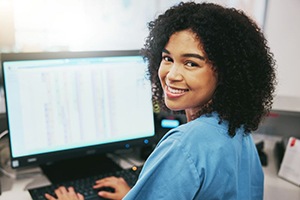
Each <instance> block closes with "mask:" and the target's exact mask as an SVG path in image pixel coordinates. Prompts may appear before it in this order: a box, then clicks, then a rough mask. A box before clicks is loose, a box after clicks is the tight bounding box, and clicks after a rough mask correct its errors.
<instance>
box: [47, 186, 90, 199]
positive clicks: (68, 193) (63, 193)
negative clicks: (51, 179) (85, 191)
mask: <svg viewBox="0 0 300 200" xmlns="http://www.w3.org/2000/svg"><path fill="white" fill-rule="evenodd" d="M54 192H55V194H56V196H57V198H54V197H53V196H51V195H50V194H45V197H46V199H48V200H84V197H83V195H81V194H79V193H76V192H75V190H74V188H73V187H68V189H67V188H65V187H63V186H62V187H59V188H57V189H56V190H55V191H54Z"/></svg>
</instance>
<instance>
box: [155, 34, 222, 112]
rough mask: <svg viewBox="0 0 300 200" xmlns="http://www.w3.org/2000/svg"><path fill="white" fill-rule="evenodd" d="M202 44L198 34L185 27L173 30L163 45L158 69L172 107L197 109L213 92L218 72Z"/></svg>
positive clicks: (165, 94)
mask: <svg viewBox="0 0 300 200" xmlns="http://www.w3.org/2000/svg"><path fill="white" fill-rule="evenodd" d="M201 47H202V45H201V43H200V41H199V39H197V37H196V35H195V34H194V33H193V32H191V31H189V30H184V31H180V32H176V33H174V34H173V35H172V36H171V37H170V39H169V41H168V43H167V45H166V46H165V48H164V49H163V52H162V61H161V63H160V67H159V71H158V73H159V78H160V82H161V85H162V87H163V90H164V98H165V103H166V106H167V107H168V108H169V109H171V110H175V111H179V110H185V111H186V113H196V112H198V111H199V110H200V109H201V107H202V106H203V105H204V104H205V103H207V102H208V101H209V100H210V99H211V98H212V96H213V94H214V91H215V89H216V85H217V74H216V72H215V71H214V69H213V67H212V65H211V64H210V62H208V61H207V59H206V57H205V53H204V51H203V50H202V49H201Z"/></svg>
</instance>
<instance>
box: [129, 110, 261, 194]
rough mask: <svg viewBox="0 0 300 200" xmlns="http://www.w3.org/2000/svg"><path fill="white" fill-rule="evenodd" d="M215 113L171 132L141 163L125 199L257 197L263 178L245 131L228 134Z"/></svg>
mask: <svg viewBox="0 0 300 200" xmlns="http://www.w3.org/2000/svg"><path fill="white" fill-rule="evenodd" d="M218 122H219V118H218V115H217V114H216V113H213V114H212V115H208V116H206V115H203V116H201V117H199V118H197V119H195V120H193V121H191V122H189V123H187V124H184V125H181V126H179V127H177V128H175V129H173V130H170V131H169V132H168V133H167V134H166V135H165V136H164V137H163V138H162V139H161V141H160V142H159V143H158V145H157V146H156V148H155V150H154V151H153V152H152V154H151V155H150V156H149V158H148V159H147V161H146V162H145V164H144V167H143V170H142V172H141V174H140V177H139V180H138V181H137V183H136V184H135V186H134V187H133V188H132V189H131V190H130V192H129V193H128V194H127V195H126V196H125V198H124V199H125V200H129V199H143V200H145V199H151V200H158V199H170V200H176V199H179V200H184V199H199V200H200V199H201V200H212V199H214V200H217V199H224V200H231V199H242V200H248V199H249V200H262V199H263V183H264V176H263V171H262V166H261V163H260V160H259V157H258V153H257V150H256V146H255V144H254V142H253V139H252V136H251V135H250V134H245V133H244V129H243V128H240V129H238V130H237V132H236V135H235V136H234V137H230V136H229V135H228V123H226V121H223V122H222V123H221V124H219V123H218Z"/></svg>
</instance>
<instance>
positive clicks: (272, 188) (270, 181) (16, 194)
mask: <svg viewBox="0 0 300 200" xmlns="http://www.w3.org/2000/svg"><path fill="white" fill-rule="evenodd" d="M254 139H255V140H257V141H258V140H263V141H265V146H264V151H265V152H266V154H267V156H268V165H267V166H266V167H263V170H264V174H265V192H264V200H282V199H286V200H299V199H300V187H298V186H296V185H294V184H292V183H290V182H288V181H285V180H283V179H281V178H279V177H278V176H277V169H276V164H275V159H274V154H273V149H274V146H275V143H276V142H277V141H279V140H280V138H279V137H274V136H268V135H257V134H255V135H254ZM122 164H124V163H122ZM1 178H2V179H1V183H2V186H3V187H4V186H5V185H7V184H9V183H11V184H10V185H11V186H12V187H11V188H10V190H8V191H4V192H3V193H2V195H1V196H0V200H2V199H3V200H16V199H22V200H31V197H30V195H29V193H28V191H27V190H26V189H28V188H33V187H37V186H39V185H46V184H49V181H48V180H47V178H46V177H44V176H43V175H42V174H40V173H36V174H35V175H32V176H31V177H24V178H19V179H11V178H7V177H1ZM4 189H5V188H4Z"/></svg>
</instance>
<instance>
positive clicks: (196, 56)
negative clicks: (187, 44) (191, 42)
mask: <svg viewBox="0 0 300 200" xmlns="http://www.w3.org/2000/svg"><path fill="white" fill-rule="evenodd" d="M162 52H163V53H167V54H171V53H170V52H169V51H168V50H167V49H163V50H162ZM182 57H193V58H198V59H200V60H205V57H204V56H201V55H199V54H196V53H185V54H182Z"/></svg>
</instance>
